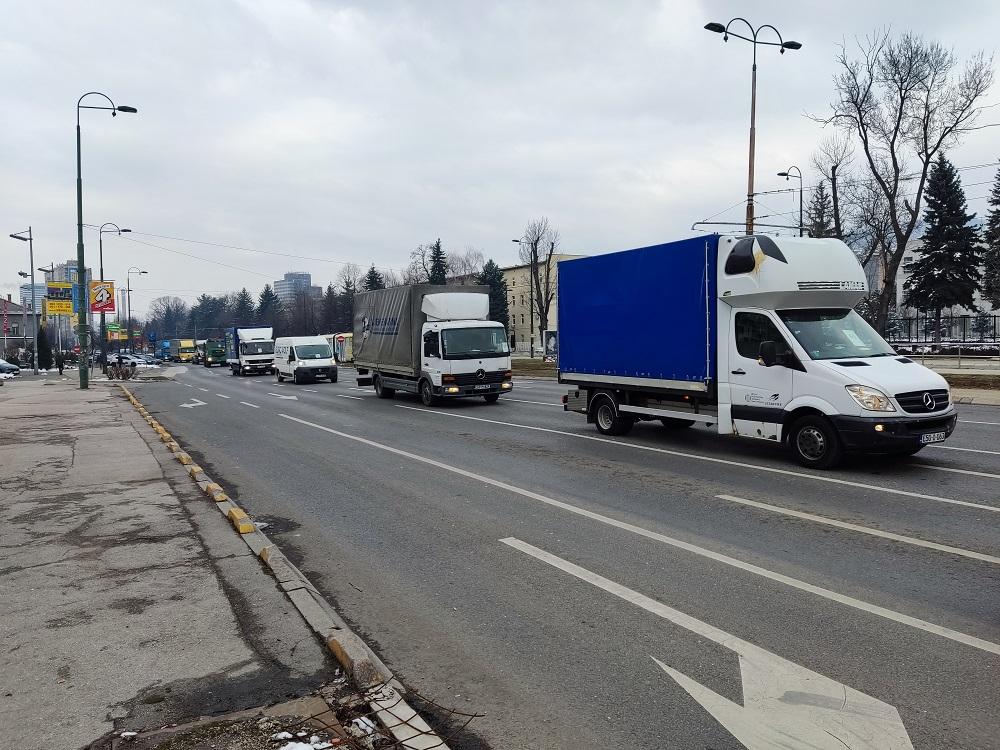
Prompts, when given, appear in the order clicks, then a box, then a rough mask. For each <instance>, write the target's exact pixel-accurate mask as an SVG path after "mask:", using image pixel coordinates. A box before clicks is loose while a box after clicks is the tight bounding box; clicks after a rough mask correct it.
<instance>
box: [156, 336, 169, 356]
mask: <svg viewBox="0 0 1000 750" xmlns="http://www.w3.org/2000/svg"><path fill="white" fill-rule="evenodd" d="M156 358H157V359H162V360H164V361H167V360H169V359H170V339H163V340H162V341H160V343H159V344H158V345H157V348H156Z"/></svg>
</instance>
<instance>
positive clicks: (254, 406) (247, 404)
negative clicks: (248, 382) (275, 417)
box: [240, 401, 260, 409]
mask: <svg viewBox="0 0 1000 750" xmlns="http://www.w3.org/2000/svg"><path fill="white" fill-rule="evenodd" d="M240 403H241V404H243V405H244V406H249V407H250V408H252V409H259V408H260V407H259V406H257V404H251V403H250V402H249V401H240Z"/></svg>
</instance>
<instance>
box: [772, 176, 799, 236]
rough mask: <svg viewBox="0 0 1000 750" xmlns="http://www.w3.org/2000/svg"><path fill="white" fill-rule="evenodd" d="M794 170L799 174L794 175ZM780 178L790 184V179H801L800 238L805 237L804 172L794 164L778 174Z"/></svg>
mask: <svg viewBox="0 0 1000 750" xmlns="http://www.w3.org/2000/svg"><path fill="white" fill-rule="evenodd" d="M793 169H794V170H795V171H796V172H798V174H792V170H793ZM778 177H784V178H785V182H788V178H789V177H797V178H798V179H799V237H803V236H804V235H803V230H804V229H805V225H804V224H803V223H802V170H801V169H799V168H798V167H796V166H795V165H794V164H793V165H792V166H790V167H789V168H788V169H786V170H785V171H784V172H778Z"/></svg>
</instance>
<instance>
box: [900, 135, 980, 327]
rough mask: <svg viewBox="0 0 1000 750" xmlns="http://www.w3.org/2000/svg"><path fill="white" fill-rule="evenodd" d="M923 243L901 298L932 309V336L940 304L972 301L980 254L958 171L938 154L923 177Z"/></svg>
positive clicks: (942, 307) (971, 216)
mask: <svg viewBox="0 0 1000 750" xmlns="http://www.w3.org/2000/svg"><path fill="white" fill-rule="evenodd" d="M926 198H927V208H926V209H925V210H924V222H925V224H926V226H927V230H926V231H925V232H924V236H923V238H922V239H923V244H922V245H921V246H920V256H919V257H918V258H917V261H916V262H915V263H914V264H913V272H912V273H911V275H910V278H909V279H907V281H906V286H905V291H906V304H907V305H909V306H910V307H915V308H917V309H919V310H927V311H933V313H934V317H935V326H934V331H935V340H937V341H940V336H941V310H943V309H944V308H946V307H953V306H960V307H972V305H973V298H974V295H975V293H976V290H977V289H978V288H979V281H980V269H979V264H980V255H981V251H980V249H979V247H977V245H976V240H977V237H976V228H975V227H974V226H971V225H970V223H969V222H971V221H972V219H974V218H975V217H976V215H975V214H967V213H966V212H965V209H966V202H965V193H964V192H963V190H962V183H961V182H960V180H959V177H958V171H957V170H956V169H955V167H954V165H953V164H952V163H951V162H950V161H948V160H947V159H946V158H945V157H944V155H943V154H942V155H941V156H939V157H938V160H937V161H936V162H935V163H934V166H933V167H932V169H931V173H930V177H929V178H928V179H927V192H926Z"/></svg>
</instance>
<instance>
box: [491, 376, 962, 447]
mask: <svg viewBox="0 0 1000 750" xmlns="http://www.w3.org/2000/svg"><path fill="white" fill-rule="evenodd" d="M492 387H493V386H492V385H488V384H487V385H474V386H472V390H474V391H488V390H490V388H492ZM941 439H942V440H944V438H941Z"/></svg>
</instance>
